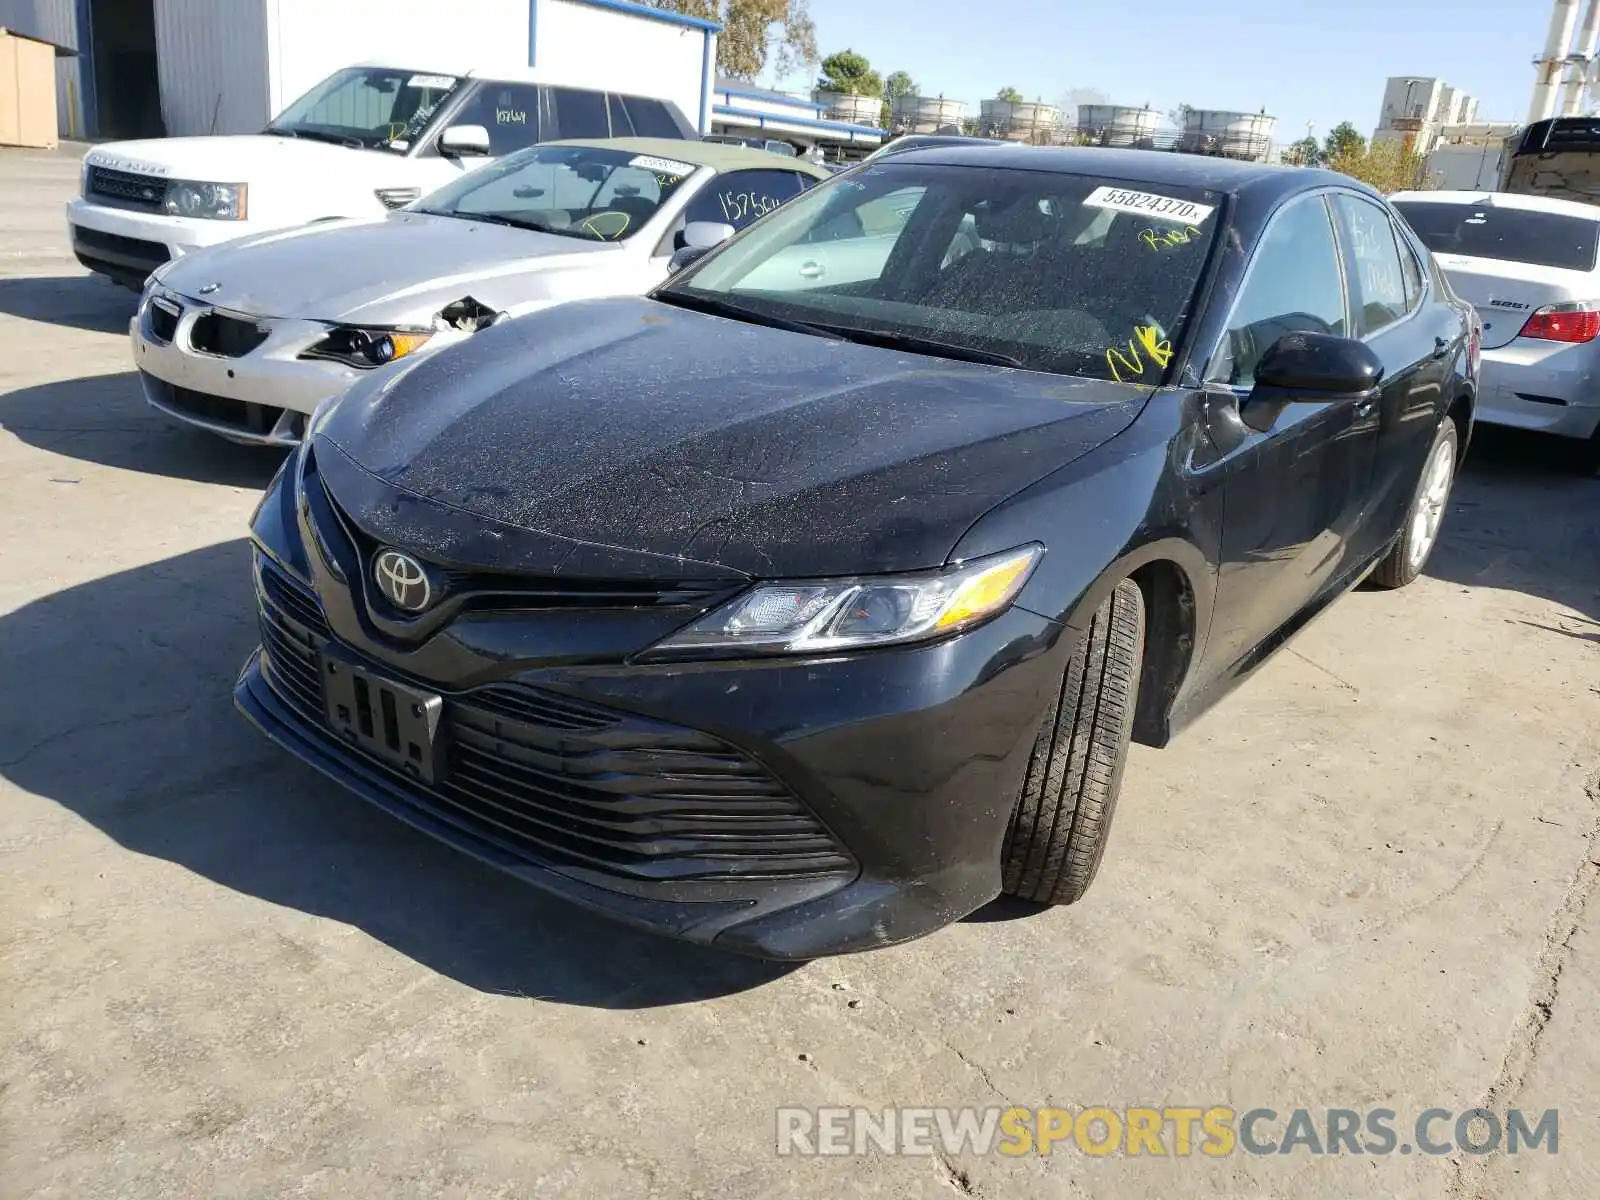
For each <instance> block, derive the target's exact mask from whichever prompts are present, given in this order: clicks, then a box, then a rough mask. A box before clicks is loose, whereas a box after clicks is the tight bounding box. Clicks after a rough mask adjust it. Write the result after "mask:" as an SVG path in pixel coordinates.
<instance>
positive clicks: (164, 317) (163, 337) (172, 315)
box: [145, 300, 182, 345]
mask: <svg viewBox="0 0 1600 1200" xmlns="http://www.w3.org/2000/svg"><path fill="white" fill-rule="evenodd" d="M167 304H168V302H167V301H165V300H152V301H150V307H149V308H148V309H146V310H145V322H146V331H147V332H148V333H149V335H150V336H151V337H152V338H154V339H155V340H156V341H158V342H165V343H167V344H169V345H170V344H171V342H172V338H173V335H175V334H176V333H177V332H178V318H179V316H181V315H182V310H181V309H179V311H178V312H173V311H172V309H171V308H168V307H167ZM174 307H176V306H174Z"/></svg>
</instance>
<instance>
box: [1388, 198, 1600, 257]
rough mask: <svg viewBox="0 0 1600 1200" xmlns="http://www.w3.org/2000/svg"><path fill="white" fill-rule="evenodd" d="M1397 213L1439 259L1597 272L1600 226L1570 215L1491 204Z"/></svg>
mask: <svg viewBox="0 0 1600 1200" xmlns="http://www.w3.org/2000/svg"><path fill="white" fill-rule="evenodd" d="M1395 208H1396V209H1398V210H1399V212H1400V214H1401V215H1402V216H1403V217H1405V219H1406V222H1407V224H1409V225H1410V226H1411V228H1412V229H1413V230H1414V231H1415V232H1416V235H1417V236H1418V237H1419V238H1421V239H1422V244H1423V245H1424V246H1426V247H1427V248H1428V249H1429V250H1432V251H1433V252H1434V253H1435V254H1464V255H1468V256H1470V257H1472V258H1492V259H1499V260H1500V261H1502V262H1520V263H1529V264H1531V265H1533V266H1536V267H1561V268H1563V269H1565V270H1568V271H1592V270H1594V267H1595V251H1596V248H1597V246H1600V222H1597V221H1594V220H1591V219H1590V218H1588V217H1575V216H1569V215H1568V214H1566V213H1553V212H1536V211H1534V210H1532V209H1526V208H1497V207H1495V206H1494V205H1492V204H1481V205H1474V204H1447V203H1441V202H1439V201H1437V200H1401V201H1398V202H1397V203H1396V204H1395Z"/></svg>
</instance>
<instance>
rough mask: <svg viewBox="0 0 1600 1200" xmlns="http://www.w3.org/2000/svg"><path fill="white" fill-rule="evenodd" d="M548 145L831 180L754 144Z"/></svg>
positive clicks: (575, 141) (586, 141)
mask: <svg viewBox="0 0 1600 1200" xmlns="http://www.w3.org/2000/svg"><path fill="white" fill-rule="evenodd" d="M541 145H545V146H592V147H594V148H595V149H596V150H624V151H627V152H629V153H632V154H653V155H655V157H657V158H675V159H677V160H678V161H679V162H686V163H694V164H695V166H697V167H710V168H711V169H712V170H714V171H719V172H720V171H746V170H752V169H755V168H766V169H767V170H769V171H771V170H778V171H799V172H800V173H801V174H802V175H809V176H811V178H813V179H829V178H832V176H831V174H830V173H829V172H827V171H825V170H823V169H822V168H821V167H819V166H817V165H816V164H815V163H810V162H807V161H806V160H805V159H803V158H796V157H794V156H793V155H789V154H773V153H772V152H771V151H770V150H757V149H755V148H754V147H752V146H730V145H728V144H726V143H724V142H690V141H685V140H681V139H677V138H640V137H632V138H567V139H564V140H562V141H558V142H543V143H541Z"/></svg>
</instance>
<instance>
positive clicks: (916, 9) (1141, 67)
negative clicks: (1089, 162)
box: [763, 0, 1552, 142]
mask: <svg viewBox="0 0 1600 1200" xmlns="http://www.w3.org/2000/svg"><path fill="white" fill-rule="evenodd" d="M810 3H811V15H812V18H813V19H814V20H815V22H816V26H817V44H818V49H819V50H820V51H821V53H822V54H823V55H824V56H826V55H828V54H830V53H832V52H834V51H836V50H843V49H846V48H848V49H852V50H855V51H857V52H859V53H861V54H864V55H866V57H867V58H868V59H870V60H871V62H872V65H873V67H874V68H876V69H877V70H878V71H879V72H880V73H881V74H884V75H887V74H889V73H890V72H891V71H895V70H904V71H907V72H909V73H910V74H911V77H912V78H913V79H914V80H916V82H917V83H918V84H919V85H920V86H921V88H922V91H923V93H924V94H925V95H940V94H943V95H945V96H947V97H952V98H958V99H963V100H966V101H967V102H968V105H969V109H968V111H969V114H970V115H972V116H976V115H977V102H978V101H979V100H980V99H983V98H985V97H990V96H993V95H994V94H995V93H996V92H997V91H999V90H1000V89H1001V88H1002V87H1015V88H1016V89H1017V90H1019V91H1020V92H1022V94H1023V95H1024V96H1025V97H1026V98H1028V99H1030V100H1032V99H1039V98H1042V99H1044V100H1045V101H1047V102H1051V103H1054V102H1057V101H1059V100H1060V99H1061V97H1062V96H1063V94H1064V93H1066V92H1067V91H1068V90H1069V89H1072V88H1095V89H1097V90H1099V91H1101V92H1104V93H1105V94H1106V95H1107V96H1108V97H1109V98H1110V100H1111V102H1112V103H1114V104H1132V105H1144V104H1149V105H1150V106H1151V107H1152V108H1158V109H1161V110H1163V111H1167V110H1171V109H1175V108H1177V107H1178V105H1179V104H1189V105H1191V106H1193V107H1195V108H1217V109H1229V110H1236V111H1242V112H1257V111H1259V110H1260V109H1261V107H1262V106H1263V105H1265V106H1266V110H1267V112H1269V113H1271V114H1273V115H1274V116H1276V117H1277V118H1278V125H1277V131H1276V133H1275V137H1276V139H1277V140H1279V141H1280V142H1289V141H1295V140H1297V139H1299V138H1301V137H1304V136H1305V131H1306V123H1307V122H1308V121H1309V122H1314V130H1313V132H1314V133H1315V135H1316V137H1317V138H1318V140H1321V138H1322V137H1323V136H1324V135H1325V134H1326V133H1327V131H1328V130H1329V129H1331V128H1333V127H1334V126H1335V125H1337V124H1339V122H1341V121H1346V120H1348V121H1351V122H1353V123H1354V124H1355V126H1356V128H1357V129H1358V130H1360V131H1361V132H1362V133H1363V134H1366V135H1369V136H1370V135H1371V133H1372V130H1373V128H1374V127H1375V126H1376V124H1377V121H1378V113H1379V109H1380V108H1381V107H1382V104H1381V102H1382V99H1383V82H1384V80H1385V79H1386V78H1387V77H1388V76H1391V75H1423V76H1427V75H1431V76H1437V77H1438V78H1441V79H1443V80H1444V81H1445V82H1446V83H1449V84H1451V85H1453V86H1455V87H1459V88H1461V89H1462V90H1464V91H1466V92H1467V93H1468V94H1469V95H1473V96H1477V97H1478V99H1479V107H1478V115H1479V120H1503V121H1521V120H1523V119H1524V118H1525V117H1526V115H1527V108H1528V100H1529V96H1530V93H1531V92H1532V90H1533V59H1534V57H1535V56H1536V55H1538V54H1539V53H1540V51H1541V50H1542V48H1543V46H1544V40H1545V34H1546V31H1547V29H1548V27H1549V22H1550V10H1551V7H1552V0H1384V2H1376V0H1325V2H1324V3H1322V4H1316V5H1314V4H1311V3H1308V2H1307V0H1138V2H1137V3H1130V2H1128V0H1098V2H1086V0H810ZM812 81H813V80H812V78H811V77H809V76H804V75H795V76H791V77H790V78H788V79H785V80H774V79H772V78H771V76H770V74H769V76H768V77H767V78H765V79H764V80H763V82H765V83H767V84H769V85H777V86H781V87H784V88H800V87H804V86H808V85H809V84H810V83H811V82H812Z"/></svg>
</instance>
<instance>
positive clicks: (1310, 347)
mask: <svg viewBox="0 0 1600 1200" xmlns="http://www.w3.org/2000/svg"><path fill="white" fill-rule="evenodd" d="M1382 379H1383V362H1382V360H1380V359H1379V358H1378V356H1377V355H1376V354H1374V353H1373V352H1372V348H1371V347H1370V346H1368V345H1367V344H1366V343H1365V342H1358V341H1356V340H1355V339H1354V338H1347V337H1340V336H1339V335H1338V334H1334V333H1286V334H1284V335H1283V336H1282V337H1281V338H1279V339H1278V340H1277V341H1275V342H1273V343H1272V345H1271V346H1269V347H1267V351H1266V353H1265V354H1263V355H1262V356H1261V359H1260V361H1259V362H1257V363H1256V382H1255V387H1253V388H1252V389H1251V391H1250V396H1249V399H1247V400H1246V401H1245V403H1244V404H1243V406H1242V407H1241V409H1240V414H1239V415H1240V417H1241V419H1242V420H1243V421H1244V423H1245V424H1246V425H1248V426H1249V427H1250V428H1251V429H1254V430H1256V431H1258V432H1260V433H1265V432H1266V431H1267V430H1269V429H1271V428H1272V427H1273V425H1274V424H1276V423H1277V420H1278V418H1279V417H1280V416H1282V415H1283V410H1284V409H1285V408H1287V407H1288V406H1289V405H1290V404H1291V403H1292V402H1293V401H1295V400H1313V399H1324V398H1328V397H1334V396H1361V395H1365V394H1366V393H1368V392H1370V391H1372V390H1373V389H1374V388H1376V387H1377V386H1378V383H1379V381H1381V380H1382Z"/></svg>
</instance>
